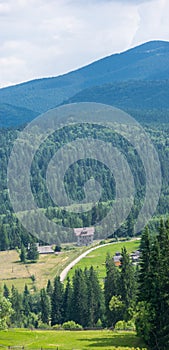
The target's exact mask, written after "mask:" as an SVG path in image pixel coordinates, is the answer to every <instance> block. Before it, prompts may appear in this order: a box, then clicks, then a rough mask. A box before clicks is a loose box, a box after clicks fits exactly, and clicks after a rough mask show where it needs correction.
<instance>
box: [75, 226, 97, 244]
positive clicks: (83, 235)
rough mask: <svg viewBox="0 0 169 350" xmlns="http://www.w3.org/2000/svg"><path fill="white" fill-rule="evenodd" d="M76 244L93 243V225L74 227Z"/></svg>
mask: <svg viewBox="0 0 169 350" xmlns="http://www.w3.org/2000/svg"><path fill="white" fill-rule="evenodd" d="M74 233H75V235H76V237H77V245H78V246H83V245H85V246H88V245H90V244H92V243H93V237H94V227H83V228H74Z"/></svg>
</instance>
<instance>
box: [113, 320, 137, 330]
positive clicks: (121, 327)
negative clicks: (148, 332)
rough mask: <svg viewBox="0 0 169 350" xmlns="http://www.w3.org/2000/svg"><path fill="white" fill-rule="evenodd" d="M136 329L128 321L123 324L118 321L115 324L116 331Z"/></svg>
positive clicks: (131, 322) (132, 323)
mask: <svg viewBox="0 0 169 350" xmlns="http://www.w3.org/2000/svg"><path fill="white" fill-rule="evenodd" d="M135 329H136V327H135V324H134V322H133V321H131V320H130V321H128V322H125V321H118V322H117V323H116V324H115V330H118V331H125V330H128V331H135Z"/></svg>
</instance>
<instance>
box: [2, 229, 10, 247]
mask: <svg viewBox="0 0 169 350" xmlns="http://www.w3.org/2000/svg"><path fill="white" fill-rule="evenodd" d="M8 248H9V240H8V235H7V231H6V227H5V225H2V226H1V227H0V250H1V251H5V250H7V249H8Z"/></svg>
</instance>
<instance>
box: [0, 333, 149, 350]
mask: <svg viewBox="0 0 169 350" xmlns="http://www.w3.org/2000/svg"><path fill="white" fill-rule="evenodd" d="M1 346H2V348H3V347H4V346H5V347H7V346H13V347H14V346H24V349H26V350H27V349H31V350H34V349H39V350H40V348H43V349H45V348H47V349H55V350H56V349H57V347H58V350H72V349H74V350H83V349H97V350H115V349H117V350H129V349H131V350H134V349H133V348H138V347H140V348H143V347H144V345H143V343H142V342H141V340H140V339H139V338H138V337H136V335H135V333H134V332H112V331H109V330H100V331H39V330H37V331H31V330H25V329H10V330H9V331H0V348H1ZM118 346H120V347H121V348H120V349H118V348H117V347H118Z"/></svg>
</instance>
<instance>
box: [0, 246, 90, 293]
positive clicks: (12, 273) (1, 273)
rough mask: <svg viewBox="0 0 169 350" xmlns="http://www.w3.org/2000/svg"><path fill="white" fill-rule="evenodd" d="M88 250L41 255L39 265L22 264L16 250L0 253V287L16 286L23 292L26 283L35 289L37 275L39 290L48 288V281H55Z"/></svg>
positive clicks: (80, 249) (77, 249)
mask: <svg viewBox="0 0 169 350" xmlns="http://www.w3.org/2000/svg"><path fill="white" fill-rule="evenodd" d="M86 249H87V248H86V247H81V248H75V249H74V250H70V251H63V252H61V253H59V254H58V255H50V254H49V255H40V258H39V260H38V262H37V263H31V264H30V263H28V264H26V265H24V264H22V263H20V261H19V255H18V253H17V252H16V251H15V250H12V251H8V252H0V285H3V284H4V283H6V284H7V286H9V287H11V286H12V284H14V285H15V286H16V287H17V288H18V289H19V290H23V288H24V285H25V283H26V284H27V285H28V287H29V288H32V287H33V283H32V280H31V278H30V276H31V275H35V278H36V281H35V285H36V287H37V288H42V287H44V286H46V284H47V281H48V279H51V280H53V279H54V277H55V276H56V275H59V274H60V272H61V271H62V270H63V269H64V267H66V265H67V264H69V263H70V262H71V261H72V260H74V259H75V258H76V257H77V256H79V255H80V254H81V253H83V252H84V251H85V250H86Z"/></svg>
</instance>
